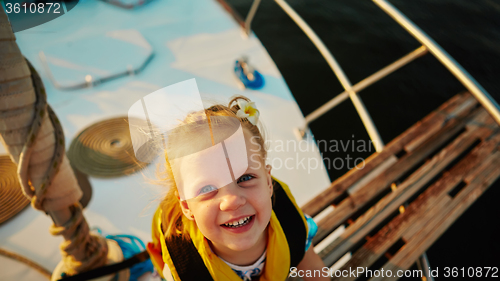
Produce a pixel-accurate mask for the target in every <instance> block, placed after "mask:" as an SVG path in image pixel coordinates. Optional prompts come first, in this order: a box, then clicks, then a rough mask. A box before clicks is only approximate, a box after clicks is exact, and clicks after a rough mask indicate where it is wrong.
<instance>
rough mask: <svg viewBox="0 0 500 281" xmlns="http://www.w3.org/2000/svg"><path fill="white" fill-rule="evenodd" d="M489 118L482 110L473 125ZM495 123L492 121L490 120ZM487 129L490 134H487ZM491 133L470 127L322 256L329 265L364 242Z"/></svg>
mask: <svg viewBox="0 0 500 281" xmlns="http://www.w3.org/2000/svg"><path fill="white" fill-rule="evenodd" d="M488 118H489V115H488V114H487V112H486V111H484V110H483V111H482V112H481V114H480V115H478V117H477V118H476V119H474V120H473V122H477V123H482V122H485V121H486V119H488ZM489 120H490V121H492V119H491V118H489ZM485 130H487V131H485ZM489 133H491V130H488V129H485V128H481V127H477V126H475V127H471V128H470V129H469V130H468V131H467V132H464V133H463V134H462V135H460V136H459V137H458V138H457V139H456V140H455V141H453V142H452V143H450V144H449V145H448V146H447V147H446V148H445V149H443V150H442V152H441V153H438V154H437V155H435V156H434V157H433V158H432V159H431V160H430V161H428V162H427V163H425V164H424V165H423V166H422V167H420V168H419V169H418V170H417V171H415V172H414V173H413V174H412V175H411V176H409V177H408V178H407V179H406V180H405V181H404V182H403V183H402V184H401V185H400V186H399V187H398V188H397V189H396V191H394V192H391V193H389V194H387V195H386V196H385V197H384V198H382V199H381V200H380V201H379V202H377V203H376V204H375V205H374V206H373V207H372V208H370V209H369V210H367V211H366V212H365V213H364V214H363V215H361V216H360V217H359V218H358V219H357V220H356V221H355V222H354V224H352V225H350V226H349V227H347V229H346V230H345V232H344V233H342V235H341V236H340V237H339V238H337V239H336V240H335V241H334V242H333V243H331V244H330V245H329V246H327V247H326V248H325V249H324V250H322V251H321V252H320V253H319V255H320V257H322V259H323V261H324V262H325V264H326V265H331V264H333V262H334V261H336V260H337V259H339V258H340V257H341V256H342V255H344V254H345V253H346V252H347V251H348V250H349V249H350V248H351V247H352V246H353V245H355V244H357V243H358V242H359V241H361V240H362V239H363V238H364V237H365V236H366V235H367V234H368V233H369V232H370V231H372V229H373V228H375V227H376V226H377V225H378V224H380V223H381V222H382V221H383V220H384V219H386V218H387V217H388V216H389V215H390V214H391V213H393V212H394V211H396V210H397V209H398V208H399V206H400V205H402V204H404V202H406V201H407V200H408V199H409V198H410V197H411V196H413V194H414V193H415V192H417V191H418V190H419V189H420V188H422V187H423V186H424V185H425V184H427V183H428V181H429V180H431V179H432V178H434V177H435V176H436V175H437V174H439V173H440V172H441V171H442V170H443V169H444V168H445V167H446V166H448V164H450V163H451V162H452V161H453V160H454V159H455V158H456V157H458V156H459V155H460V154H461V153H462V152H464V151H465V150H466V149H467V148H468V147H469V146H470V145H471V144H472V143H474V142H475V141H476V140H477V139H479V137H480V136H483V137H484V136H486V135H489Z"/></svg>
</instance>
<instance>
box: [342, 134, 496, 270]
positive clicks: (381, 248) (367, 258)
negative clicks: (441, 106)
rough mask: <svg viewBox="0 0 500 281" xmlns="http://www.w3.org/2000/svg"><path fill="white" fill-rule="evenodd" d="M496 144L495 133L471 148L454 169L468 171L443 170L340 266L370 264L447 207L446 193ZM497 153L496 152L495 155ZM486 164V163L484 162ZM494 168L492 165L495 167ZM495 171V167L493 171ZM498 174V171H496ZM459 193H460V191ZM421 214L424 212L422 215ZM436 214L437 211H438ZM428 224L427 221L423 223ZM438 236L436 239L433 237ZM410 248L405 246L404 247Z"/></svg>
mask: <svg viewBox="0 0 500 281" xmlns="http://www.w3.org/2000/svg"><path fill="white" fill-rule="evenodd" d="M497 147H498V139H497V136H495V138H493V139H491V140H490V141H488V142H486V143H485V144H484V145H481V146H479V147H478V148H477V149H475V150H473V151H472V152H471V153H470V154H468V155H467V156H466V157H465V158H464V159H462V160H461V161H460V162H459V164H458V165H457V166H456V167H459V168H456V171H468V172H466V173H459V172H455V173H451V172H450V173H446V174H445V175H444V176H443V177H442V178H441V179H440V180H438V181H437V182H436V183H435V184H433V185H431V186H430V187H429V188H428V189H427V190H426V191H425V192H424V193H423V194H422V195H421V196H419V197H418V198H417V199H416V200H415V201H414V202H412V203H411V204H410V206H408V208H407V209H406V211H405V212H404V213H403V214H400V215H399V216H397V217H396V218H394V219H393V220H392V221H391V222H390V223H389V224H387V225H386V226H385V227H383V228H382V229H381V230H380V231H379V232H378V233H377V234H376V235H375V236H374V237H372V239H371V240H370V241H369V242H367V243H366V244H365V245H364V246H363V247H362V248H361V249H359V250H358V251H357V252H356V253H355V254H354V255H353V257H352V258H351V260H350V261H349V262H348V263H347V264H346V265H344V267H343V269H346V268H349V267H358V266H361V267H369V266H370V265H371V264H373V263H374V262H375V261H376V260H377V259H378V258H379V257H380V256H381V255H382V254H384V253H385V252H386V251H387V249H388V248H389V247H390V246H392V245H393V244H394V243H395V242H396V241H397V240H398V239H399V238H400V237H402V235H403V234H404V233H405V232H406V230H407V229H411V226H412V225H415V224H416V223H419V221H420V222H422V221H426V219H427V221H428V219H429V218H433V217H437V215H436V213H434V212H430V210H431V209H434V210H436V209H439V208H441V206H447V204H446V203H447V202H450V201H451V198H450V197H449V196H448V195H447V192H449V191H450V190H452V189H453V187H455V186H456V185H457V184H458V183H459V182H460V181H461V180H462V179H463V178H467V174H477V170H478V169H482V167H484V166H485V165H482V166H481V167H480V168H478V165H477V163H483V162H484V158H481V157H480V156H482V155H483V156H484V155H486V156H487V155H489V154H490V152H491V149H496V148H497ZM495 155H497V154H495ZM486 166H488V165H486ZM496 168H497V167H495V169H496ZM495 171H496V170H495ZM496 173H497V176H498V171H496ZM459 194H462V193H459ZM422 214H423V215H422ZM437 214H439V212H438V213H437ZM426 225H427V224H426ZM436 239H437V238H436ZM407 248H409V247H408V245H406V246H405V248H404V249H407ZM352 279H354V278H343V279H342V280H352Z"/></svg>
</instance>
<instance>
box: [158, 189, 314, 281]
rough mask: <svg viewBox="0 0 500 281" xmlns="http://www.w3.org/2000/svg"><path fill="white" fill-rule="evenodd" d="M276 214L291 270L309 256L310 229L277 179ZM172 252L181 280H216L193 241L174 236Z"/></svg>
mask: <svg viewBox="0 0 500 281" xmlns="http://www.w3.org/2000/svg"><path fill="white" fill-rule="evenodd" d="M273 186H274V196H275V199H274V200H275V201H274V205H273V210H274V213H275V214H276V217H277V218H278V220H279V222H280V224H281V227H282V228H283V232H284V233H285V236H286V239H287V242H288V246H289V247H288V248H289V249H290V267H296V266H297V265H298V264H299V263H300V261H301V260H302V258H303V257H304V254H305V246H306V239H307V233H306V226H305V225H304V223H303V220H302V217H301V215H300V213H299V212H298V211H297V209H296V208H295V205H294V204H293V203H292V201H291V200H290V198H289V197H288V195H287V194H286V192H285V190H284V189H283V187H281V185H280V184H279V183H278V182H277V181H275V180H273ZM165 242H166V245H167V249H168V252H169V253H170V257H171V258H172V262H173V263H174V266H175V270H176V271H177V273H178V274H179V277H180V279H181V280H183V281H184V280H207V281H210V280H213V278H212V276H211V275H210V272H209V271H208V269H207V267H206V266H205V263H204V262H203V259H202V258H201V256H200V254H199V253H198V250H197V249H196V247H195V246H194V244H193V241H191V240H189V241H187V240H185V239H182V238H181V236H177V237H172V238H170V239H167V240H166V241H165Z"/></svg>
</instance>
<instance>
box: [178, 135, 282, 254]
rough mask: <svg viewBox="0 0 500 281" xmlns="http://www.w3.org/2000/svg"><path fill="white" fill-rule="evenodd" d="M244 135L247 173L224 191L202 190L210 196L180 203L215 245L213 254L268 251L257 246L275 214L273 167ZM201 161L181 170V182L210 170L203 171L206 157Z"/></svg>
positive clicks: (187, 214)
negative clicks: (266, 163)
mask: <svg viewBox="0 0 500 281" xmlns="http://www.w3.org/2000/svg"><path fill="white" fill-rule="evenodd" d="M243 132H244V136H245V142H246V152H247V153H246V155H247V159H246V161H247V162H248V168H247V169H246V171H242V175H241V176H239V177H238V178H236V179H235V181H233V182H231V183H229V184H227V185H225V186H224V187H222V188H218V189H216V188H212V187H210V186H204V187H200V188H201V189H202V190H203V189H204V190H206V191H207V193H204V194H202V195H199V196H197V197H195V198H192V199H188V200H186V201H181V208H182V210H183V212H184V214H185V215H186V217H188V218H189V219H194V221H195V222H196V224H197V226H198V228H199V230H200V231H201V233H202V234H203V235H204V236H205V237H206V238H207V239H208V240H209V241H211V242H212V245H213V247H214V250H215V251H216V252H223V253H226V254H228V253H236V252H241V251H246V250H249V249H251V248H252V247H255V246H261V247H265V244H264V245H258V244H259V243H262V242H263V243H265V241H266V240H265V230H266V228H267V225H268V223H269V221H270V218H271V214H272V202H271V196H272V194H273V187H272V180H271V167H270V166H265V165H264V159H262V153H261V149H264V148H262V147H260V145H259V144H257V142H255V141H252V140H251V138H252V134H251V133H250V132H248V131H247V130H243ZM199 157H203V159H199V161H190V165H189V169H182V171H181V174H180V175H179V176H180V177H181V180H182V182H185V180H184V179H188V178H192V177H199V175H200V174H203V173H204V172H203V171H206V170H207V169H206V167H204V165H207V164H208V165H209V164H210V162H209V161H207V155H200V156H199ZM241 160H242V159H239V161H241ZM226 168H227V167H226ZM221 169H223V167H221ZM239 174H241V173H238V175H239ZM176 179H177V178H176ZM202 182H203V181H202ZM259 248H260V247H259Z"/></svg>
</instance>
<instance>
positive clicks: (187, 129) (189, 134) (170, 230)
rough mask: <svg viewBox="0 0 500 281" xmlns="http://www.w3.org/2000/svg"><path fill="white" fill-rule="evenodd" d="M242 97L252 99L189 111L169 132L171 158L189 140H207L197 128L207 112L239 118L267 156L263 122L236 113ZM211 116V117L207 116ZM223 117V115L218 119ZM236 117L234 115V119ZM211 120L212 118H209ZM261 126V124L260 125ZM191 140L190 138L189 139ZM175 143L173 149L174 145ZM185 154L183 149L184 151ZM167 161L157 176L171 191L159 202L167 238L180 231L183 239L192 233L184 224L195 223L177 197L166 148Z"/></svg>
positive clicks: (263, 156)
mask: <svg viewBox="0 0 500 281" xmlns="http://www.w3.org/2000/svg"><path fill="white" fill-rule="evenodd" d="M239 99H243V100H245V101H247V102H250V99H248V98H247V97H244V96H236V97H233V98H232V99H231V100H230V101H229V104H228V106H224V105H221V104H218V105H213V106H211V107H209V108H207V109H205V110H204V112H202V111H199V112H194V113H190V114H188V116H187V117H186V118H185V119H184V121H182V122H181V124H179V126H178V127H177V128H176V129H174V130H173V131H172V132H170V133H169V134H168V147H169V149H168V152H169V154H170V157H171V159H173V158H175V157H176V156H178V155H175V154H178V152H177V151H178V150H180V149H182V148H187V147H189V143H188V142H192V141H201V142H203V141H207V140H206V138H203V139H202V138H200V136H199V133H198V136H197V131H198V129H199V128H200V126H197V123H198V122H199V121H200V120H203V119H204V118H205V115H206V116H207V117H208V118H210V116H229V117H235V118H238V119H239V121H240V123H241V125H242V127H243V128H244V129H247V130H248V131H249V132H250V133H251V134H252V137H253V139H254V140H255V141H256V142H257V143H258V145H259V146H260V148H261V157H262V158H261V159H263V161H264V159H266V157H267V150H266V147H265V139H264V134H263V129H262V125H261V124H258V125H253V124H252V123H251V122H250V121H248V119H247V118H239V117H237V116H236V112H237V111H238V110H239V109H240V107H239V105H238V102H237V101H238V100H239ZM208 120H210V119H208ZM218 120H221V119H218ZM233 120H234V119H233ZM209 124H210V121H209ZM210 125H211V126H212V127H213V126H224V125H225V124H223V123H220V122H219V123H218V124H213V122H212V124H210ZM259 127H260V128H259ZM186 140H189V141H186ZM172 147H174V149H173V150H172V149H171V148H172ZM181 154H182V153H181ZM165 159H166V165H165V167H164V169H163V171H161V170H159V171H158V173H157V176H158V178H159V179H160V180H161V181H162V182H163V183H166V184H167V186H169V191H168V193H167V195H166V196H165V198H164V199H163V201H162V202H161V203H160V208H161V209H162V213H163V215H162V222H163V224H162V228H163V232H164V235H165V238H166V239H169V238H171V237H172V236H177V235H181V236H182V237H183V238H184V239H189V234H188V233H187V231H185V230H184V226H186V225H189V224H192V227H195V228H196V224H195V223H194V221H192V220H189V219H188V218H186V217H185V216H184V215H183V213H182V209H181V206H180V200H179V197H178V192H177V186H176V184H175V180H174V176H173V173H172V168H171V166H170V163H169V155H167V152H165Z"/></svg>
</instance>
